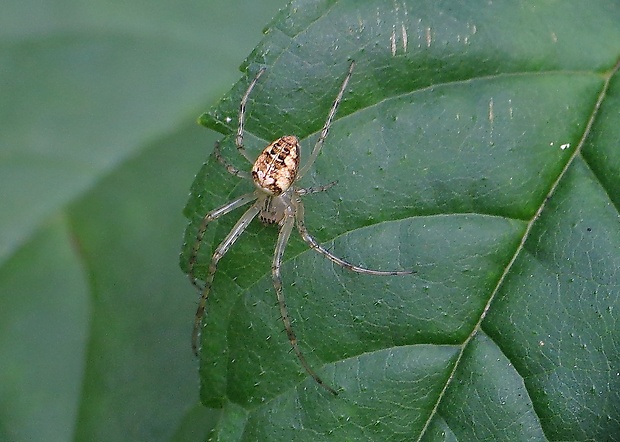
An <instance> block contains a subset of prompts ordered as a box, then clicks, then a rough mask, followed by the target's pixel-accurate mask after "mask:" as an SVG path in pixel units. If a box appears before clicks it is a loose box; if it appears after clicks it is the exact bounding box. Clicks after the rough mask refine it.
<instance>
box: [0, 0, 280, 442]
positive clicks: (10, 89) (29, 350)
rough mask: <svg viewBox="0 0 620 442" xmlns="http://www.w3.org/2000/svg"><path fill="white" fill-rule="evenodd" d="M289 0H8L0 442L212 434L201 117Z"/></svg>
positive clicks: (1, 75) (1, 147) (1, 18)
mask: <svg viewBox="0 0 620 442" xmlns="http://www.w3.org/2000/svg"><path fill="white" fill-rule="evenodd" d="M284 5H285V1H284V0H278V1H275V0H272V1H262V2H260V3H258V2H256V3H248V2H242V1H219V0H218V1H211V2H197V1H157V2H152V1H148V2H147V1H133V2H125V1H114V0H110V1H98V2H84V1H70V0H53V1H48V2H40V1H29V0H26V1H21V0H20V1H14V0H7V1H3V2H2V7H1V10H2V11H1V13H0V39H1V40H2V44H1V45H0V97H1V102H0V440H2V441H5V440H6V441H15V442H20V441H43V440H45V441H67V440H72V439H73V440H84V441H86V440H88V441H92V440H97V441H106V440H107V441H116V440H119V441H120V440H132V441H134V440H135V441H137V440H139V441H144V440H149V441H157V440H160V441H163V440H179V441H181V440H183V441H186V440H204V438H205V434H207V433H208V431H209V428H210V427H211V426H212V425H213V422H214V419H215V418H216V417H217V414H215V413H214V412H211V411H209V410H206V409H205V408H204V407H202V406H197V404H198V395H197V390H198V379H197V375H196V362H195V360H194V357H193V355H192V354H191V350H190V341H189V338H190V333H191V325H192V317H193V310H194V306H195V301H196V294H195V293H194V292H193V291H192V290H191V288H190V286H189V285H188V282H187V279H186V278H185V277H183V275H182V273H181V272H180V270H179V268H178V264H177V262H178V251H179V244H180V241H181V233H182V231H183V229H184V226H185V223H186V221H185V220H184V219H183V217H182V213H181V211H182V208H183V204H184V201H185V199H186V198H187V192H188V189H189V186H190V183H191V181H192V177H193V176H194V175H195V174H196V172H197V170H198V169H199V167H200V164H202V162H203V161H204V160H205V159H206V158H207V156H208V154H209V152H210V151H211V149H212V146H213V141H214V140H215V136H214V134H210V133H209V131H206V130H204V129H201V128H200V127H199V126H198V125H196V123H195V121H196V117H197V116H198V115H199V114H200V113H201V112H202V111H204V110H205V109H208V108H209V107H210V106H211V105H212V104H213V103H214V102H215V101H216V99H217V97H219V96H221V95H222V93H223V92H224V91H225V90H227V89H228V88H229V87H230V85H231V84H232V83H233V82H234V81H235V80H236V79H237V78H238V77H239V75H240V74H239V71H238V66H239V64H240V62H241V61H242V60H243V59H244V58H245V57H246V56H247V54H248V53H250V51H251V50H252V48H253V47H254V46H255V45H256V44H257V42H258V41H259V40H260V38H261V31H262V29H263V28H264V26H265V24H266V23H268V22H269V21H270V20H271V18H272V17H273V16H274V15H276V14H277V11H278V10H279V8H282V7H284Z"/></svg>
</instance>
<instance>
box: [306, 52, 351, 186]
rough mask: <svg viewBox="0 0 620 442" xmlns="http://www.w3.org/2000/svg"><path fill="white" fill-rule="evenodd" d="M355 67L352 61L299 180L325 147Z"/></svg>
mask: <svg viewBox="0 0 620 442" xmlns="http://www.w3.org/2000/svg"><path fill="white" fill-rule="evenodd" d="M354 67H355V62H354V61H352V62H351V65H350V66H349V72H347V76H346V77H345V78H344V81H343V82H342V86H340V91H338V96H336V99H335V100H334V104H332V108H331V109H330V110H329V115H328V116H327V120H326V121H325V124H324V125H323V129H322V130H321V135H319V139H318V140H317V141H316V144H315V145H314V149H312V153H311V154H310V157H308V162H307V163H306V164H305V165H304V166H303V167H302V168H301V169H300V170H299V173H298V174H297V178H296V179H297V180H300V179H301V178H302V177H303V176H304V175H305V174H306V172H308V169H310V167H312V164H314V160H316V158H317V157H318V156H319V153H320V152H321V148H322V147H323V142H324V141H325V138H327V132H329V128H330V127H331V125H332V121H333V119H334V116H335V115H336V110H338V106H339V105H340V102H341V101H342V96H343V95H344V91H345V89H346V88H347V84H349V80H350V79H351V74H352V73H353V68H354Z"/></svg>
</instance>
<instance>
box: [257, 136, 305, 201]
mask: <svg viewBox="0 0 620 442" xmlns="http://www.w3.org/2000/svg"><path fill="white" fill-rule="evenodd" d="M298 168H299V141H298V140H297V137H295V136H293V135H285V136H283V137H281V138H278V139H277V140H275V141H274V142H273V143H271V144H270V145H269V146H267V147H266V148H265V149H263V151H262V152H261V154H260V155H259V156H258V158H257V159H256V161H255V162H254V166H253V167H252V178H253V179H254V184H256V186H257V187H258V188H259V189H262V190H264V191H265V192H267V193H269V194H271V195H274V196H277V195H281V194H282V193H283V192H286V190H287V189H288V188H289V187H291V185H292V184H293V182H294V181H295V178H296V177H297V169H298Z"/></svg>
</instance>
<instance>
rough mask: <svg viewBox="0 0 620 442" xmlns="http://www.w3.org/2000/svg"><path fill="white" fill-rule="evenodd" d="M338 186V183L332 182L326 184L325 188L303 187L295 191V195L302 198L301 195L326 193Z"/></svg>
mask: <svg viewBox="0 0 620 442" xmlns="http://www.w3.org/2000/svg"><path fill="white" fill-rule="evenodd" d="M336 184H338V181H332V182H331V183H328V184H325V185H324V186H318V187H303V188H300V189H295V193H297V195H300V196H301V195H309V194H311V193H319V192H325V191H326V190H329V189H331V188H332V187H334V186H335V185H336Z"/></svg>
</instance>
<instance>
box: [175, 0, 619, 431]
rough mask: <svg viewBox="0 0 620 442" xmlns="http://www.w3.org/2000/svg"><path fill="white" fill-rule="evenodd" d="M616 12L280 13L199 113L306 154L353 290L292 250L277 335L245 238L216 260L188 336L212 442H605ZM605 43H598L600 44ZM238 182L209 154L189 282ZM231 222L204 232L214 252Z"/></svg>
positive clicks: (255, 147) (262, 270) (612, 350)
mask: <svg viewBox="0 0 620 442" xmlns="http://www.w3.org/2000/svg"><path fill="white" fill-rule="evenodd" d="M618 23H620V8H618V7H617V5H615V4H614V3H613V2H606V1H595V2H589V3H588V4H587V5H586V4H585V3H582V2H576V1H573V2H570V4H567V3H566V2H563V3H558V2H538V3H517V2H506V3H497V2H494V3H489V2H482V1H480V2H474V3H472V2H468V3H467V4H460V3H457V2H444V3H441V4H440V3H437V2H414V1H405V2H397V3H390V4H388V3H386V2H383V1H379V0H377V1H365V2H359V1H353V0H349V1H345V0H343V1H337V2H320V1H310V0H305V1H304V0H300V1H295V2H293V3H292V4H291V5H290V6H289V8H288V10H286V11H283V12H282V13H281V14H280V16H279V17H278V18H277V19H276V20H275V21H274V22H273V23H272V24H271V26H270V28H269V29H268V33H267V36H266V37H265V39H264V40H263V42H262V43H261V44H260V45H259V46H258V47H257V48H256V49H255V50H254V52H253V54H252V56H251V57H250V58H249V59H248V60H247V62H246V64H245V68H247V72H248V75H247V77H246V78H244V79H243V80H241V81H240V82H239V83H238V84H237V85H236V86H235V87H234V88H233V89H232V90H231V92H230V93H229V94H227V95H226V96H225V97H224V98H223V99H222V101H221V102H220V103H219V104H218V106H217V107H216V108H215V109H213V110H212V111H211V112H209V113H207V114H205V115H203V116H202V117H201V122H202V123H203V124H204V125H206V126H207V127H210V128H213V129H215V130H218V131H220V132H221V133H222V134H223V135H224V138H223V140H222V148H223V152H224V155H225V156H226V157H227V158H229V160H230V161H232V162H233V163H234V164H235V165H236V166H237V167H238V168H243V169H247V168H249V164H248V163H247V162H246V161H245V160H244V159H243V158H240V156H239V155H238V154H237V153H236V152H235V145H234V137H235V133H236V127H237V126H236V125H237V113H238V106H239V101H240V99H241V96H242V95H243V93H244V92H245V90H246V89H247V86H248V84H249V82H250V81H251V79H252V78H253V77H254V76H255V74H256V72H257V71H258V69H259V67H261V66H266V67H267V71H266V72H265V73H264V74H263V76H262V77H261V78H260V80H259V83H258V85H257V86H256V88H255V89H254V91H253V92H252V95H251V96H250V100H249V102H248V106H247V115H246V117H247V121H246V137H245V143H246V148H247V150H248V151H249V152H250V154H251V155H252V156H256V155H257V154H258V153H259V152H260V150H261V149H263V148H264V147H265V146H266V145H267V144H268V143H269V142H271V141H272V140H274V139H276V138H277V137H280V136H282V135H285V134H294V135H297V136H298V137H299V138H300V140H301V144H302V164H303V161H304V156H305V157H307V155H308V153H309V151H310V150H311V148H312V146H313V144H314V142H315V140H316V138H317V136H318V132H319V131H320V128H321V126H322V124H323V122H324V120H325V118H326V116H327V113H328V110H329V107H330V105H331V103H332V101H333V99H334V98H335V96H336V94H337V92H338V87H339V85H340V84H341V82H342V80H343V78H344V75H345V73H346V71H347V68H348V66H349V63H350V60H355V61H356V67H355V70H354V73H353V77H352V78H351V82H350V84H349V87H348V89H347V91H346V92H345V95H344V101H343V103H342V104H341V106H340V108H339V110H338V113H337V115H336V121H335V122H334V124H333V126H332V128H331V131H330V134H329V136H328V138H327V141H326V143H325V145H324V148H323V151H322V153H321V155H320V156H319V158H318V160H317V161H316V163H315V165H314V167H313V168H312V171H311V173H309V174H308V176H305V177H304V178H303V180H302V181H301V185H302V186H311V185H317V184H326V183H329V182H331V181H334V180H338V185H337V186H335V187H333V188H332V189H330V190H329V191H327V192H323V193H320V194H316V195H311V196H307V197H305V204H306V224H307V226H308V228H309V229H310V231H311V233H313V234H314V235H316V237H317V238H318V240H319V241H320V242H321V243H322V244H324V245H325V246H326V247H327V248H328V249H330V250H331V251H332V252H333V253H335V254H336V255H338V256H341V257H343V258H345V259H347V260H348V261H350V262H352V263H354V264H361V265H364V266H367V267H370V268H378V269H383V270H393V269H414V270H415V271H416V273H415V274H414V275H407V276H391V277H378V276H367V275H359V274H352V273H351V272H349V271H347V270H346V269H343V268H340V267H338V266H335V265H334V264H332V263H331V262H329V261H327V260H326V259H324V258H323V257H322V256H320V255H317V253H316V252H314V251H313V250H309V249H308V247H307V246H305V244H304V243H303V242H302V241H301V240H300V239H299V238H298V237H294V238H292V239H291V241H290V244H289V246H288V249H287V253H286V255H285V258H286V262H285V264H284V265H283V269H282V274H283V279H284V293H285V296H286V300H287V304H288V309H289V313H290V314H291V316H292V318H293V321H294V323H293V327H294V329H295V331H296V334H297V337H298V339H299V341H300V346H301V349H302V351H303V352H304V353H305V355H306V357H307V358H308V360H309V362H310V365H311V366H312V367H313V368H315V369H316V370H317V372H318V373H319V375H320V376H321V377H322V378H323V379H324V380H325V381H326V382H327V383H328V384H329V385H331V386H332V387H335V388H337V389H339V390H340V394H339V395H338V396H337V397H333V396H331V395H330V394H329V393H327V392H326V391H324V390H323V389H321V388H320V386H319V385H317V384H316V383H315V382H314V381H313V380H312V379H311V378H309V377H308V375H307V374H306V373H305V372H304V370H303V369H302V367H301V366H300V364H299V362H298V361H297V359H296V358H295V356H294V354H292V353H291V352H290V344H289V342H288V339H287V337H286V334H285V333H284V332H283V331H282V325H281V323H280V321H279V311H278V307H277V306H276V305H274V304H275V295H274V289H273V287H272V283H271V276H270V266H271V259H272V256H273V247H274V245H275V241H276V237H277V230H276V229H274V228H272V227H263V226H261V225H260V224H259V223H258V222H256V223H253V224H251V225H250V226H249V228H248V229H247V231H246V232H245V234H244V235H243V236H242V237H241V239H239V241H238V242H237V243H236V244H235V246H234V247H233V248H232V249H231V250H230V251H229V252H228V253H227V254H226V256H225V257H224V258H223V259H222V260H221V261H220V265H219V269H218V272H217V274H216V277H215V282H214V287H213V290H212V293H211V295H210V298H209V305H208V308H207V315H206V318H205V321H204V322H205V327H204V328H203V330H202V351H201V383H202V393H201V396H202V400H203V403H204V404H206V405H208V406H213V407H222V416H221V418H220V425H218V427H217V428H216V430H215V431H216V435H217V437H219V438H220V439H222V440H247V441H255V440H269V441H274V440H293V439H294V440H312V441H316V440H328V439H329V440H334V439H336V440H354V439H365V440H381V441H385V440H425V441H434V440H546V439H551V440H567V439H570V440H617V439H615V436H612V435H615V434H620V405H619V404H620V396H619V392H620V377H619V376H618V373H617V371H618V370H617V367H618V366H619V364H620V354H619V353H618V351H617V348H618V346H617V336H616V335H617V333H616V332H617V330H618V329H619V327H618V319H617V312H616V311H617V308H618V303H619V299H618V295H617V294H618V293H619V290H620V273H619V272H618V271H617V269H618V268H620V254H619V252H618V251H619V250H620V229H619V227H620V223H619V221H618V220H619V217H618V209H619V207H620V196H619V195H620V173H619V171H620V154H618V149H617V139H618V136H619V133H618V130H619V129H618V127H620V120H619V118H618V115H620V114H619V113H618V109H619V108H620V103H619V100H620V98H619V96H618V90H620V89H619V87H618V75H617V71H618V66H620V65H619V60H618V57H619V55H620V43H619V42H620V28H619V27H618V26H617V24H618ZM593 30H596V32H593ZM252 189H253V186H252V184H251V183H249V182H247V181H245V180H240V179H239V178H236V177H233V176H231V175H230V174H228V173H227V172H226V170H224V168H223V167H222V166H221V165H220V164H219V163H218V162H217V161H215V160H214V159H213V158H211V159H210V160H209V161H208V162H207V163H206V164H205V165H204V166H203V168H202V169H201V170H200V172H199V174H198V176H197V178H196V180H195V182H194V184H193V186H192V192H191V196H190V199H189V202H188V203H187V206H186V209H185V215H186V216H187V217H188V218H189V219H190V225H189V227H188V229H187V231H186V236H185V241H186V243H185V246H184V251H183V255H182V257H181V267H182V268H183V269H184V270H185V271H187V270H188V264H187V261H188V255H189V249H190V248H191V247H192V245H193V243H194V241H195V238H196V232H197V229H198V226H199V224H200V222H201V220H202V217H203V216H204V215H205V213H207V212H208V211H209V210H212V209H214V208H216V207H218V206H221V205H222V204H224V203H226V202H227V201H229V200H231V199H232V198H234V197H235V196H238V195H241V194H243V193H245V192H248V191H251V190H252ZM241 213H242V209H240V210H237V211H235V212H233V213H232V214H231V215H229V216H227V217H225V218H222V219H220V220H218V221H217V222H215V223H213V225H211V226H210V228H209V230H208V231H207V234H206V235H205V238H204V241H203V244H202V247H201V249H200V252H199V255H198V262H197V265H196V273H197V275H199V276H201V277H204V276H205V274H206V271H207V268H208V265H209V260H210V255H211V253H212V251H213V249H214V246H215V245H217V243H218V242H219V241H220V240H221V239H222V238H223V237H224V235H225V234H226V233H227V232H228V231H230V229H231V227H232V225H233V224H234V222H235V221H236V220H237V219H238V218H239V217H240V216H241Z"/></svg>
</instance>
